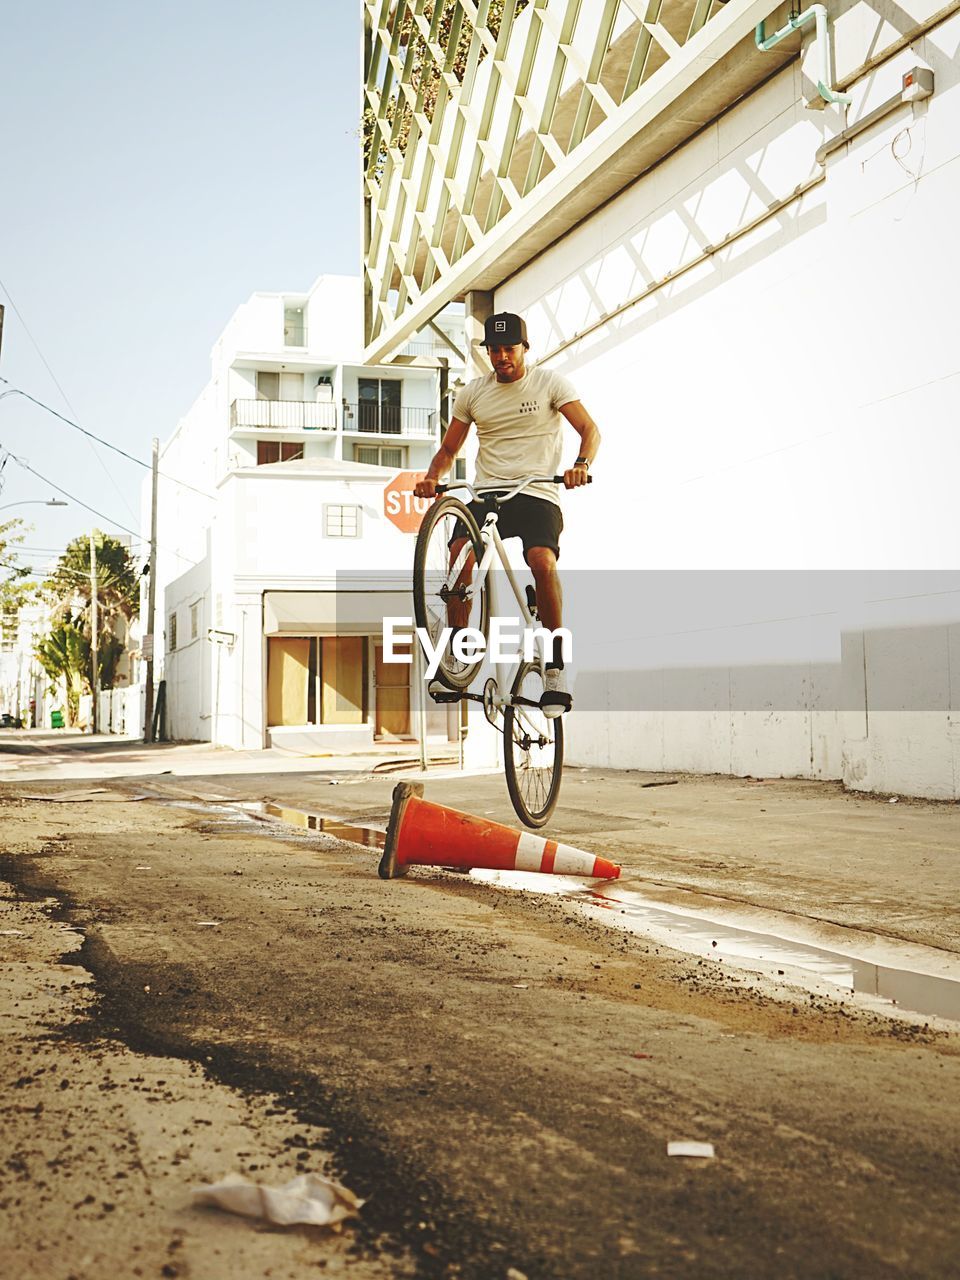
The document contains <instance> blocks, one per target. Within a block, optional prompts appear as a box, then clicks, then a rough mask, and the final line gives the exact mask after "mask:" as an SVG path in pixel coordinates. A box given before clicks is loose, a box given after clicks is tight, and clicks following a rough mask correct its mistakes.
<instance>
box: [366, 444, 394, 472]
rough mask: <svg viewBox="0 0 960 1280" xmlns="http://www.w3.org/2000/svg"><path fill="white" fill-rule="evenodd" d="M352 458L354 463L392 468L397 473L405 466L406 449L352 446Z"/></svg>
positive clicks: (386, 446)
mask: <svg viewBox="0 0 960 1280" xmlns="http://www.w3.org/2000/svg"><path fill="white" fill-rule="evenodd" d="M353 457H354V461H355V462H362V463H364V464H365V465H366V466H373V467H393V468H395V469H396V470H397V471H401V470H402V469H403V468H404V467H405V466H406V465H407V451H406V449H398V448H397V447H396V446H391V445H383V446H381V445H376V444H358V445H354V449H353Z"/></svg>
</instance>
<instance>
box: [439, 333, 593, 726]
mask: <svg viewBox="0 0 960 1280" xmlns="http://www.w3.org/2000/svg"><path fill="white" fill-rule="evenodd" d="M482 345H483V346H485V347H486V349H487V355H488V356H489V357H490V363H491V365H492V366H493V371H492V372H491V373H487V374H484V375H483V376H482V377H480V378H474V379H473V380H472V381H471V382H468V383H467V385H466V386H465V387H463V388H462V389H461V390H460V392H459V394H458V395H457V398H456V400H455V402H454V406H453V418H452V419H451V421H450V425H449V426H448V427H447V430H446V432H445V433H444V437H443V442H442V444H441V445H440V448H439V450H438V451H437V453H436V454H435V455H434V457H433V458H432V459H431V462H430V465H429V467H428V468H427V471H426V473H425V475H424V477H423V479H422V480H421V481H420V482H419V483H418V484H417V486H416V490H415V492H416V495H417V497H419V498H433V497H435V496H436V487H437V484H438V482H439V481H440V480H442V478H443V476H445V475H446V474H447V472H448V471H449V470H450V469H451V468H452V466H453V464H454V461H455V459H456V457H457V454H458V453H459V452H460V450H461V448H462V447H463V443H464V441H465V440H466V438H467V435H468V434H469V431H470V427H471V426H472V425H473V424H476V428H477V441H478V453H477V468H476V476H475V481H474V483H475V485H476V486H477V487H490V486H496V485H500V484H502V485H503V487H504V489H509V488H511V487H512V486H514V485H516V483H517V482H518V481H519V480H521V479H522V478H523V477H524V476H531V475H534V476H552V475H555V474H558V472H559V468H560V456H561V452H562V449H563V421H562V419H561V414H562V415H563V418H565V419H566V420H567V422H569V423H570V425H571V427H573V429H574V431H576V432H577V434H578V435H579V437H580V452H579V455H578V457H577V459H576V461H575V462H574V464H573V466H572V467H570V468H568V469H567V470H566V471H564V472H563V483H564V486H565V488H567V489H577V488H579V487H580V486H581V485H584V484H586V483H587V480H588V474H589V468H590V464H591V463H592V461H593V459H594V458H595V457H596V454H597V450H598V448H599V447H600V432H599V430H598V429H597V425H596V423H595V422H594V421H593V419H592V418H591V417H590V415H589V413H587V411H586V409H585V408H584V407H583V404H582V403H581V402H580V400H579V398H578V397H577V393H576V391H575V390H574V388H573V385H572V384H571V383H570V382H569V381H568V379H566V378H564V377H562V376H561V375H560V374H559V373H554V372H552V371H551V370H549V369H540V368H538V367H536V366H533V367H531V368H529V369H528V368H527V366H526V353H527V351H528V350H529V348H530V344H529V342H528V341H527V326H526V324H525V323H524V321H523V319H522V318H521V317H520V316H518V315H513V314H512V313H511V312H509V311H503V312H500V313H499V314H498V315H493V316H490V317H489V319H488V320H487V321H486V322H485V323H484V326H483V344H482ZM470 509H471V511H472V512H473V513H474V515H475V516H476V517H477V519H478V522H479V523H481V524H482V523H483V518H484V515H485V508H484V505H483V503H482V502H474V503H471V504H470ZM459 528H460V529H462V525H461V526H459ZM562 530H563V514H562V512H561V510H560V500H559V497H558V496H557V492H556V487H555V486H554V485H552V484H536V485H532V486H531V487H530V488H529V489H528V490H526V491H525V492H524V493H520V494H518V495H517V496H516V497H514V498H511V499H510V501H509V502H507V503H505V504H504V506H503V507H502V508H501V512H500V521H499V532H500V536H501V537H502V538H504V539H506V538H521V539H522V540H523V556H524V559H525V560H526V562H527V564H528V565H529V566H530V570H531V572H532V573H533V578H534V582H535V583H536V591H537V611H538V613H539V616H540V621H541V622H542V624H543V626H544V627H545V628H547V629H548V630H550V631H556V630H557V628H559V627H561V626H562V625H563V618H562V615H563V594H562V590H561V586H560V576H559V574H558V572H557V560H558V559H559V556H560V533H561V531H562ZM463 533H464V538H465V536H466V531H465V530H464V531H463ZM462 545H463V541H462V540H460V541H458V540H457V538H456V532H455V534H454V542H453V543H452V544H451V551H452V554H453V555H456V554H457V551H458V549H459V547H461V546H462ZM540 705H541V707H542V709H543V712H544V714H545V715H548V716H558V715H560V714H561V713H562V712H564V711H568V710H569V709H570V706H571V697H570V694H569V693H568V692H567V688H566V681H565V678H564V671H563V651H562V648H561V645H560V641H559V638H558V639H556V640H554V643H553V652H552V653H551V654H548V656H547V661H546V672H545V680H544V693H543V696H542V698H541V700H540Z"/></svg>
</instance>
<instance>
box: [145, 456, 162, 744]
mask: <svg viewBox="0 0 960 1280" xmlns="http://www.w3.org/2000/svg"><path fill="white" fill-rule="evenodd" d="M159 468H160V441H159V440H158V439H157V437H156V436H154V437H153V477H152V485H151V499H150V581H149V582H148V583H147V622H146V627H147V629H146V632H145V633H144V637H143V647H144V649H145V650H146V653H147V688H146V697H145V699H144V704H143V740H144V742H152V741H153V654H154V647H155V646H154V635H153V620H154V614H155V613H156V609H157V477H158V475H159Z"/></svg>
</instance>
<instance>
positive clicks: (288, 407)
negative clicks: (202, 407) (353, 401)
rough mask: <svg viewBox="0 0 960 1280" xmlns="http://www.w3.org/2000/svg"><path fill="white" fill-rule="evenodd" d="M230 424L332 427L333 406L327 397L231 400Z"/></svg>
mask: <svg viewBox="0 0 960 1280" xmlns="http://www.w3.org/2000/svg"><path fill="white" fill-rule="evenodd" d="M230 425H231V426H232V427H273V428H274V429H275V430H279V431H336V429H337V406H336V405H335V404H333V403H331V402H330V401H325V402H321V403H315V402H313V401H310V400H234V402H233V405H232V406H231V410H230Z"/></svg>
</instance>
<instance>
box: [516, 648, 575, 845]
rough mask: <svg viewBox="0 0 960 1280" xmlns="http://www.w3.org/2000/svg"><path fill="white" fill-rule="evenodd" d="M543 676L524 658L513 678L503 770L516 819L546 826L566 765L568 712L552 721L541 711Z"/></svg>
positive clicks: (534, 825)
mask: <svg viewBox="0 0 960 1280" xmlns="http://www.w3.org/2000/svg"><path fill="white" fill-rule="evenodd" d="M542 693H543V674H542V672H541V671H540V668H539V667H538V666H536V665H535V664H534V663H532V662H525V663H523V665H522V666H521V667H520V670H519V671H518V672H517V678H516V680H514V682H513V690H512V693H511V701H510V703H509V704H508V705H507V706H506V707H505V708H504V711H503V770H504V773H505V775H506V779H507V791H508V792H509V793H510V800H511V803H512V804H513V807H514V810H515V811H516V814H517V817H518V818H520V820H521V822H523V823H525V824H526V825H527V826H528V827H542V826H543V825H544V823H545V822H546V821H547V819H548V818H549V817H550V815H551V813H553V810H554V808H555V807H556V803H557V798H558V796H559V795H560V775H561V771H562V769H563V716H557V717H556V718H554V719H550V717H549V716H545V715H544V714H543V712H542V711H541V710H540V706H539V703H540V695H541V694H542Z"/></svg>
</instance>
